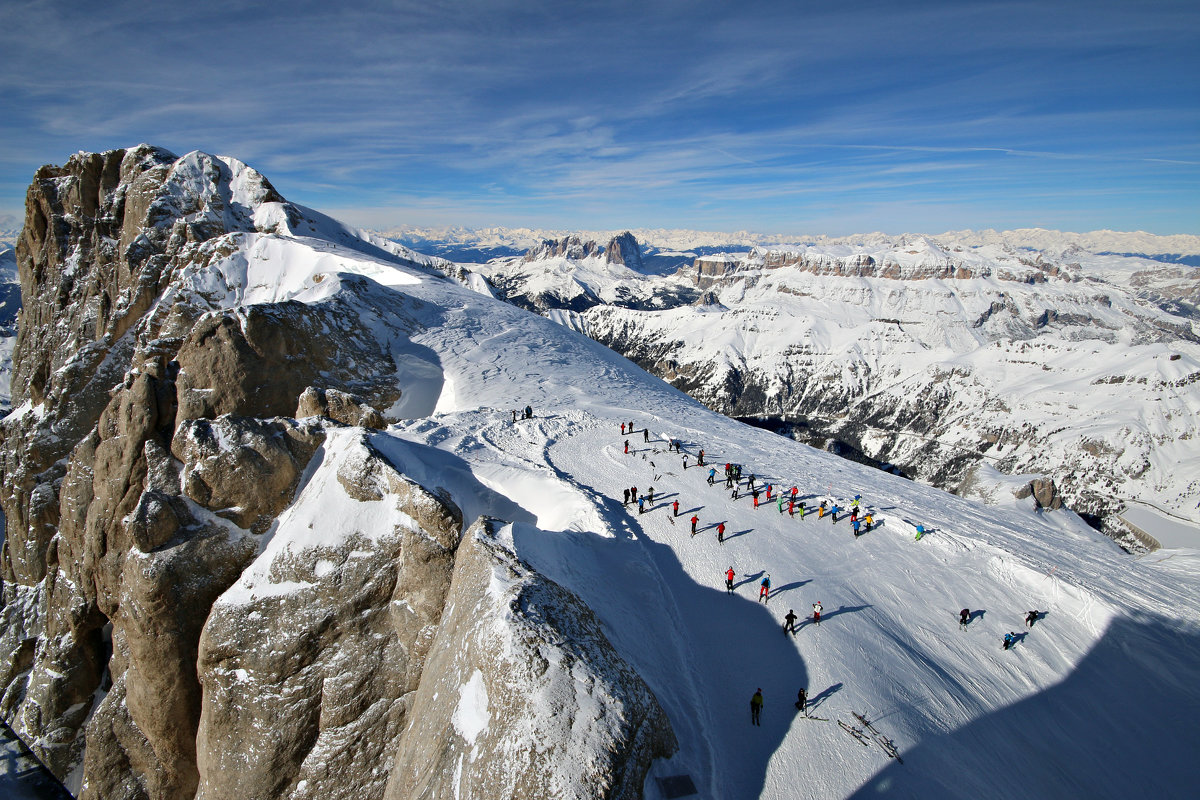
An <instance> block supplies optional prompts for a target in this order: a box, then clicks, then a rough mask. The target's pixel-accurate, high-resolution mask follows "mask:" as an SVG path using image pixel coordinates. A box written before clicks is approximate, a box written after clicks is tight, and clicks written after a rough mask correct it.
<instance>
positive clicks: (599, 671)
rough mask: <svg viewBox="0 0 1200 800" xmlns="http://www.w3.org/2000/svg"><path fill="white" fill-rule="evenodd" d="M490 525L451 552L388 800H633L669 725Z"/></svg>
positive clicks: (587, 621)
mask: <svg viewBox="0 0 1200 800" xmlns="http://www.w3.org/2000/svg"><path fill="white" fill-rule="evenodd" d="M494 524H495V523H494V522H491V521H488V520H481V521H480V522H479V523H476V525H474V526H473V527H472V528H471V530H469V531H468V532H467V534H466V536H465V537H464V541H463V544H462V546H461V547H460V549H459V555H458V558H457V559H456V562H455V569H454V579H453V582H452V584H451V587H450V594H449V597H448V598H447V604H446V608H447V609H449V612H448V614H447V615H446V616H445V617H444V618H443V620H442V623H441V626H440V627H439V629H438V633H437V638H436V640H435V641H434V643H433V646H432V648H431V650H430V652H429V657H428V666H427V672H428V673H429V675H430V678H429V679H427V680H423V681H422V682H421V686H420V688H419V689H418V690H417V692H416V695H415V697H414V698H413V699H412V701H411V708H412V711H411V716H412V721H411V723H410V725H409V727H408V729H407V731H406V732H405V734H404V737H403V741H402V744H401V747H400V750H399V753H400V755H399V757H398V758H397V761H396V764H395V767H394V769H393V771H392V777H391V780H390V781H389V783H388V790H387V794H386V798H387V800H417V798H427V797H460V796H461V797H471V798H479V800H487V799H488V798H497V800H499V798H511V797H522V798H524V797H554V798H577V799H578V800H585V799H586V798H635V797H640V796H641V787H642V783H643V781H644V780H645V775H646V770H647V769H648V768H649V765H650V761H651V760H652V759H654V758H660V757H667V756H670V755H671V754H672V753H674V751H675V750H676V748H677V743H676V740H675V734H674V732H673V731H672V730H671V726H670V724H669V723H668V721H667V718H666V715H665V714H664V713H663V710H662V708H661V707H659V704H658V701H657V700H656V699H655V698H654V695H653V694H652V693H651V692H650V690H649V688H648V687H647V686H646V685H645V683H644V682H643V681H642V680H641V678H639V677H638V676H637V674H636V673H635V672H634V671H633V670H632V668H630V667H629V665H628V664H626V663H625V662H624V661H623V660H622V659H621V658H620V656H619V655H617V653H616V652H615V651H614V650H613V648H612V645H611V644H609V642H608V640H607V638H605V636H604V633H603V631H602V630H601V627H600V623H599V621H598V620H597V619H596V618H595V616H594V615H593V614H592V612H591V611H590V610H589V609H588V608H587V606H585V605H584V604H583V603H582V602H580V601H579V599H578V598H576V597H574V596H573V595H572V594H571V593H570V592H568V591H566V590H565V589H563V588H562V587H561V586H559V585H558V584H556V583H554V582H552V581H550V580H548V579H546V578H544V577H541V576H539V575H537V573H535V572H533V571H532V570H531V569H530V568H529V567H528V566H526V565H525V564H522V563H521V562H519V561H518V560H517V559H516V558H515V557H514V556H513V555H512V553H511V552H510V551H509V550H508V549H506V548H505V547H504V546H503V545H502V544H501V543H500V541H498V539H497V537H496V536H495V534H494V532H493V528H494ZM531 745H532V746H531ZM585 753H586V754H588V755H587V756H585V755H583V754H585Z"/></svg>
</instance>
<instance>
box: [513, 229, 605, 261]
mask: <svg viewBox="0 0 1200 800" xmlns="http://www.w3.org/2000/svg"><path fill="white" fill-rule="evenodd" d="M598 255H600V245H598V244H596V243H595V242H593V241H591V240H588V241H586V242H585V241H583V239H581V238H580V237H579V236H576V235H575V234H572V235H570V236H564V237H563V238H561V239H545V240H543V241H542V243H541V244H539V245H538V246H537V247H535V248H533V249H532V250H530V251H529V252H528V253H526V254H525V256H524V258H523V259H522V260H523V261H526V262H530V261H541V260H543V259H547V258H569V259H571V260H572V261H578V260H580V259H584V258H592V257H593V256H598Z"/></svg>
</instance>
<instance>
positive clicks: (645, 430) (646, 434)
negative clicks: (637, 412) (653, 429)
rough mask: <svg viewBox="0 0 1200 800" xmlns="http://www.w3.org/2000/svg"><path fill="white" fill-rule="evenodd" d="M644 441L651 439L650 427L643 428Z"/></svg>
mask: <svg viewBox="0 0 1200 800" xmlns="http://www.w3.org/2000/svg"><path fill="white" fill-rule="evenodd" d="M642 441H643V442H649V441H650V429H649V428H642Z"/></svg>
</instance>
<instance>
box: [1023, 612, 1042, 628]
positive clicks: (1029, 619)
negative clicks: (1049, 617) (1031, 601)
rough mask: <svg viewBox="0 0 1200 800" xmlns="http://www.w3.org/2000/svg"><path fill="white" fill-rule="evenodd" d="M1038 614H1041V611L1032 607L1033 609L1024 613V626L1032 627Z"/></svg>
mask: <svg viewBox="0 0 1200 800" xmlns="http://www.w3.org/2000/svg"><path fill="white" fill-rule="evenodd" d="M1040 614H1041V612H1039V611H1037V610H1036V609H1034V610H1033V611H1030V612H1029V613H1028V614H1026V615H1025V627H1026V628H1032V627H1033V623H1035V622H1037V621H1038V616H1040Z"/></svg>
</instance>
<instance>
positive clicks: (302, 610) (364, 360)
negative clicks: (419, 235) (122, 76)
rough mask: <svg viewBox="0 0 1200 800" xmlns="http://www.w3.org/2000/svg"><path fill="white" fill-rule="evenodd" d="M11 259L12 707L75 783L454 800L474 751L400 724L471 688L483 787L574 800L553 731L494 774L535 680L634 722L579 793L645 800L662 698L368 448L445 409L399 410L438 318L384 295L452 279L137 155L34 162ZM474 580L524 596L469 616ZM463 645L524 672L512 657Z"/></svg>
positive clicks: (8, 565)
mask: <svg viewBox="0 0 1200 800" xmlns="http://www.w3.org/2000/svg"><path fill="white" fill-rule="evenodd" d="M351 258H353V259H354V263H355V264H357V265H358V269H359V271H358V273H356V274H344V273H343V272H342V271H341V270H340V267H341V266H342V265H344V264H346V263H348V262H349V260H350V259H351ZM17 259H18V266H19V270H20V278H21V290H22V312H21V317H20V327H19V333H18V338H17V343H16V349H15V353H14V357H13V364H14V387H15V390H14V393H13V406H14V412H13V413H12V414H11V415H10V416H9V417H7V418H6V419H5V420H4V421H3V423H2V425H0V436H2V442H0V478H2V481H3V498H2V505H3V510H4V516H5V525H6V536H5V539H4V546H3V551H2V555H3V565H2V577H3V608H2V609H0V664H3V665H4V667H3V672H2V673H0V714H2V715H3V716H4V718H5V719H6V720H7V721H8V723H9V724H10V725H11V726H12V727H13V729H14V730H16V731H17V732H18V734H20V735H21V736H22V738H23V739H25V741H26V742H27V743H28V744H29V745H30V746H31V748H32V749H33V751H34V752H35V753H36V754H37V755H38V757H39V758H41V759H42V760H43V761H44V762H45V763H46V764H47V765H48V766H49V767H50V769H51V770H52V771H53V772H54V773H55V774H56V775H58V776H59V777H60V778H61V779H62V780H63V781H64V782H65V783H66V784H67V785H68V787H69V788H71V789H72V791H74V792H75V793H77V795H78V796H80V797H86V798H106V800H109V799H113V798H130V799H131V800H132V799H133V798H191V797H204V798H218V797H235V796H236V797H238V798H274V797H296V798H300V797H314V796H323V797H354V798H367V797H383V796H384V795H385V793H387V794H388V795H390V796H395V797H400V796H405V797H407V796H422V797H441V796H450V795H451V794H453V793H455V792H456V791H457V787H458V783H457V782H455V783H454V785H453V787H452V786H451V784H450V783H449V782H448V778H447V777H446V776H445V775H442V774H440V773H439V772H438V771H439V770H442V769H445V768H446V767H447V765H448V764H450V763H452V762H453V761H454V760H455V759H456V758H458V759H461V753H462V752H463V747H464V745H463V742H462V740H461V737H460V738H459V739H455V738H454V737H451V736H448V735H446V736H443V735H442V733H444V732H445V727H444V726H443V728H442V729H440V730H441V732H439V733H438V734H437V735H432V734H429V732H428V731H427V730H426V729H425V728H424V727H418V726H415V725H414V719H413V714H412V712H413V709H414V707H420V706H421V704H422V703H425V702H428V700H427V699H426V700H423V698H426V697H427V696H428V694H429V692H430V691H431V690H430V689H429V687H431V686H438V687H441V689H442V690H443V691H453V690H454V689H455V688H457V686H458V685H459V684H456V683H455V681H460V682H461V684H462V685H464V686H466V685H467V684H470V685H472V686H483V687H487V690H488V691H489V692H491V694H489V695H488V696H489V697H493V698H495V703H496V705H495V706H494V707H493V706H492V705H488V704H486V703H485V705H486V706H487V708H492V709H493V710H494V713H492V712H488V713H489V715H490V716H489V719H490V720H491V723H490V726H489V728H488V732H487V733H486V734H484V733H479V732H477V734H476V735H477V736H478V737H479V741H480V742H483V743H495V748H496V750H495V753H493V754H492V755H489V756H488V757H487V758H481V759H476V758H474V757H472V764H473V767H472V769H474V770H475V772H471V771H470V770H468V773H469V775H477V776H478V777H477V778H471V780H475V781H477V782H478V783H479V785H483V781H484V778H485V777H488V776H494V774H495V773H496V772H497V771H500V772H504V773H505V774H507V775H510V776H511V777H512V778H513V780H515V783H511V784H510V783H499V784H497V783H495V781H489V783H490V785H492V791H493V792H494V795H486V796H497V797H499V796H523V797H539V796H545V797H551V796H553V797H558V796H562V793H563V791H564V790H563V786H564V785H565V784H564V782H563V781H561V780H556V779H551V777H552V775H553V770H550V771H547V768H546V763H547V762H546V757H545V756H544V753H545V752H546V750H545V748H547V747H550V748H553V747H555V746H561V743H559V742H557V740H556V739H555V736H559V735H561V736H565V735H567V734H569V732H570V731H571V728H570V726H568V727H567V728H566V729H564V730H561V731H559V732H558V733H557V734H556V733H554V732H553V731H552V732H551V733H549V734H548V735H547V736H548V738H546V739H545V740H544V741H542V742H541V743H540V744H538V752H539V753H542V754H543V755H542V756H538V757H536V758H535V757H534V756H532V755H530V756H529V757H528V758H527V759H526V761H524V762H522V763H523V766H521V767H520V768H517V767H515V766H514V767H512V768H511V769H510V768H509V765H508V764H507V763H505V764H501V765H497V764H495V763H494V758H493V756H494V757H495V758H498V757H499V756H498V755H497V754H498V753H500V752H501V751H503V753H504V754H505V756H506V757H512V756H513V753H514V752H517V753H519V752H520V750H521V748H522V747H533V746H534V744H533V743H532V742H527V741H526V740H525V739H523V738H522V737H523V734H524V733H525V732H527V731H529V730H532V729H534V728H535V727H537V726H536V725H535V723H536V721H537V720H538V719H539V718H540V717H539V715H540V714H542V713H543V712H544V709H541V708H538V707H536V706H535V705H533V704H522V703H519V702H518V703H510V702H508V701H507V700H504V701H503V702H501V701H502V700H503V698H504V696H505V692H506V691H509V690H513V689H512V686H513V683H514V681H515V680H516V679H515V678H514V677H513V675H514V674H515V673H514V671H518V672H519V671H520V670H522V669H527V666H526V665H525V664H524V662H522V659H526V658H535V657H536V658H537V659H539V661H538V663H540V664H543V666H542V667H540V668H539V671H538V676H536V678H537V681H541V682H543V683H546V684H553V683H555V682H556V681H558V682H561V681H562V680H564V678H563V677H562V674H563V673H562V672H561V671H562V670H577V669H579V668H580V666H579V665H582V666H583V667H584V668H587V669H591V670H592V671H593V672H594V673H595V674H596V675H597V685H604V686H606V687H608V688H607V689H606V691H604V692H601V693H599V694H598V695H597V696H596V697H593V698H592V700H591V702H592V703H595V702H599V703H600V706H601V707H603V708H605V709H611V710H612V713H613V714H614V715H616V716H617V717H619V718H621V719H623V720H626V723H625V724H623V725H604V726H597V727H596V729H595V730H596V732H595V735H594V737H592V738H591V739H589V742H590V745H589V748H588V749H587V750H586V753H585V756H586V758H587V759H588V761H589V763H590V764H591V767H590V769H591V772H590V773H589V776H588V777H587V779H586V780H582V782H581V783H579V786H581V787H584V788H583V790H581V793H580V794H579V796H585V795H587V796H605V797H633V796H639V795H640V790H641V779H642V777H644V775H645V771H646V769H647V768H648V766H649V762H650V760H651V759H652V758H653V757H655V756H663V755H668V754H669V753H670V752H671V750H672V748H673V736H672V734H671V733H670V726H669V724H668V723H667V722H666V719H665V716H664V715H663V714H662V712H661V710H660V709H658V707H657V703H656V701H655V700H654V698H653V695H652V694H650V693H649V690H648V689H647V688H646V687H645V685H644V684H643V683H641V682H640V680H639V679H638V678H637V676H636V675H634V674H633V673H632V671H630V670H629V669H628V668H627V667H625V666H623V662H622V661H621V658H620V656H618V655H617V654H616V653H615V652H613V651H612V648H611V646H610V645H608V643H607V640H605V639H604V637H603V635H602V634H601V633H600V631H599V629H598V628H597V627H596V626H595V625H590V626H589V625H588V624H587V623H586V613H585V612H586V609H583V608H581V605H582V604H580V603H579V601H577V600H576V599H574V598H573V597H572V596H571V595H570V593H569V592H567V591H566V590H563V589H561V588H559V587H556V586H554V585H552V584H550V583H549V582H548V581H546V580H545V579H542V578H539V577H538V576H537V575H536V574H534V573H532V572H531V571H529V570H528V568H526V567H524V566H522V565H521V564H520V563H519V562H518V561H517V560H516V558H515V556H512V555H511V554H506V553H505V551H504V549H503V547H502V546H501V545H500V544H497V543H495V542H494V541H492V540H491V539H489V538H488V537H489V536H490V533H489V532H490V531H491V530H492V528H493V527H494V525H493V524H492V523H482V522H481V523H479V524H478V525H477V526H476V527H475V528H474V529H473V532H472V533H470V534H468V535H467V536H466V538H465V539H464V538H463V529H464V526H466V525H468V524H469V523H470V522H471V520H469V519H467V520H464V519H463V514H462V511H461V510H460V508H459V506H458V504H456V502H455V499H454V498H453V497H451V496H450V495H449V493H448V492H446V491H445V490H443V489H440V488H439V487H437V486H436V485H434V486H426V485H423V484H422V483H419V482H417V481H416V480H414V479H412V478H410V477H408V476H406V475H405V474H403V472H402V471H400V470H398V469H397V468H396V467H395V466H394V465H392V464H391V463H390V462H389V460H388V459H387V458H386V457H384V456H383V455H381V453H380V452H379V451H378V450H377V449H376V448H375V447H374V446H373V445H372V439H371V436H372V434H371V431H372V430H373V429H376V428H380V427H382V426H383V425H384V424H386V421H387V420H388V419H389V418H390V419H395V418H397V416H398V415H403V416H406V417H409V418H412V417H413V416H419V415H420V414H422V413H429V412H431V411H432V405H431V404H428V403H430V402H432V401H431V400H430V399H429V398H427V397H425V393H424V392H423V391H420V390H417V391H410V389H412V388H414V387H413V385H411V384H410V381H411V380H414V378H413V376H415V375H422V376H424V375H428V373H429V370H430V369H431V366H430V365H431V363H433V362H432V359H434V356H433V355H432V354H429V353H427V352H425V350H423V349H422V348H421V347H420V346H418V345H416V344H415V343H414V342H413V341H412V340H411V336H412V335H413V334H414V332H416V331H417V330H419V329H420V328H421V325H422V323H421V321H420V320H419V319H418V317H419V314H420V313H425V312H426V311H428V309H427V308H426V306H427V304H425V303H423V302H422V301H419V300H416V299H412V298H408V297H406V296H404V295H402V294H400V293H398V292H395V291H393V290H392V289H391V288H389V287H390V285H392V284H395V283H397V282H399V283H405V282H409V283H411V282H414V281H415V280H416V279H415V278H412V277H409V276H408V275H406V274H401V273H400V272H397V268H406V269H409V270H415V271H416V272H415V273H411V274H420V275H423V276H427V277H428V278H429V279H430V280H434V281H437V280H444V278H441V277H440V276H439V275H438V273H439V271H447V270H446V267H447V265H446V264H444V263H439V262H435V261H433V260H431V259H427V258H424V257H422V256H419V255H417V254H415V253H411V252H410V251H405V250H404V249H403V248H399V247H397V246H395V245H392V244H390V243H387V242H384V241H383V240H378V239H372V238H371V237H369V236H367V235H365V234H361V233H360V232H358V231H354V230H351V229H348V228H345V227H344V226H341V225H339V224H338V223H335V222H334V221H332V220H329V219H328V218H325V217H322V216H321V215H319V214H317V213H316V212H313V211H311V210H308V209H304V208H302V207H300V206H296V205H294V204H291V203H288V202H286V201H285V200H283V198H281V197H280V196H279V194H278V193H277V192H276V191H275V189H274V188H273V187H272V186H271V185H270V183H269V182H268V181H267V180H266V179H265V178H264V177H263V176H261V175H260V174H259V173H257V172H256V171H254V170H252V169H250V168H248V167H246V166H245V165H244V164H241V163H240V162H237V161H235V160H233V159H228V158H217V157H213V156H209V155H206V154H202V153H192V154H189V155H187V156H184V157H182V158H177V157H176V156H174V155H173V154H170V153H168V152H166V151H164V150H161V149H159V148H154V147H150V146H146V145H142V146H139V147H137V148H133V149H130V150H116V151H110V152H106V153H101V154H78V155H76V156H73V157H72V158H71V159H70V161H68V163H67V164H66V165H65V166H63V167H61V168H60V167H44V168H43V169H41V170H39V172H38V173H37V175H36V177H35V179H34V182H33V184H32V185H31V186H30V188H29V192H28V197H27V211H26V220H25V227H24V230H23V232H22V235H21V238H20V241H19V243H18V247H17ZM288 259H292V260H293V262H295V263H302V264H310V265H313V269H311V270H300V271H299V272H297V271H295V270H289V269H282V270H277V271H274V272H264V271H263V270H262V269H261V267H262V265H264V264H270V263H276V262H279V261H280V260H283V261H285V262H286V261H288ZM289 263H291V262H289ZM363 265H365V266H363ZM364 271H365V272H366V273H370V274H373V275H378V278H379V279H378V280H375V279H372V278H369V277H365V276H364ZM263 274H269V275H270V277H269V278H266V279H264V278H262V277H260V276H261V275H263ZM380 281H383V282H382V283H381V282H380ZM431 313H435V314H436V313H438V312H436V311H434V312H431ZM434 399H436V398H434ZM314 509H317V510H319V511H320V513H317V511H314ZM331 509H336V510H337V514H336V516H333V517H331V513H332V512H331ZM331 519H334V520H336V522H335V523H332V524H331V522H330V520H331ZM464 542H465V544H463V543H464ZM460 553H462V554H463V556H464V557H463V558H460V557H459V554H460ZM488 569H502V570H505V571H507V572H508V573H512V574H519V575H520V576H521V578H520V579H521V581H523V582H524V585H526V586H528V587H529V588H528V589H526V590H523V591H525V592H526V593H531V596H532V595H536V602H533V601H531V602H530V603H528V604H526V603H524V602H521V603H514V602H509V601H507V600H505V598H504V597H498V598H497V599H496V600H495V601H494V602H493V603H492V604H491V605H488V606H485V607H480V608H479V609H477V610H476V611H473V612H472V613H471V614H470V618H469V619H463V618H462V616H461V613H457V612H456V609H460V610H461V609H465V607H466V604H467V603H469V602H471V597H470V596H469V593H470V592H474V591H477V590H478V587H479V581H480V580H481V579H480V577H479V576H480V575H482V574H483V573H484V572H486V571H487V570H488ZM522 596H525V595H522ZM454 603H457V605H453V604H454ZM448 604H450V605H448ZM568 618H572V619H574V620H575V621H574V622H572V623H571V624H572V627H571V628H570V630H566V629H564V628H563V625H564V624H566V623H565V622H564V620H566V619H568ZM579 619H583V620H584V621H583V622H579V621H578V620H579ZM480 626H483V627H484V628H487V629H488V630H489V631H491V632H492V634H491V635H493V636H494V635H497V634H496V631H497V630H504V631H510V633H508V634H506V635H509V636H511V637H515V638H516V639H518V640H520V641H521V642H525V644H524V645H522V647H524V649H523V650H522V649H521V648H520V647H509V648H508V649H506V650H504V653H505V657H500V656H499V655H497V652H496V651H495V648H494V647H492V646H490V645H489V644H488V643H487V641H486V639H487V637H486V636H484V635H483V634H482V633H479V631H478V629H479V628H480ZM497 626H499V627H497ZM517 631H520V633H518V632H517ZM472 637H475V638H472ZM472 642H475V644H472ZM464 665H465V666H464ZM466 666H469V667H470V671H467V672H464V671H462V669H465V668H466ZM460 667H461V668H462V669H459V668H460ZM456 670H457V671H456ZM531 680H532V679H531ZM472 681H474V683H471V682H472ZM535 683H536V681H535ZM433 691H434V692H435V693H436V691H437V690H433ZM464 691H466V690H465V689H464ZM471 691H475V690H474V689H472V690H471ZM513 691H515V690H513ZM567 705H568V706H569V705H570V704H569V703H568V704H567ZM631 705H636V706H637V707H638V708H639V709H641V711H640V712H639V713H638V714H627V713H626V712H625V711H624V710H623V709H624V708H626V707H627V706H631ZM568 713H570V712H569V709H568ZM434 716H435V715H424V716H423V718H422V719H421V720H419V721H420V723H421V726H427V725H429V724H431V721H432V720H433V719H434ZM418 731H419V732H418ZM431 736H432V738H431ZM501 745H502V746H501ZM551 760H553V759H551ZM548 775H549V776H551V777H547V776H548ZM455 781H457V778H456V779H455ZM418 785H419V786H421V787H425V788H422V789H420V790H417V789H414V788H413V787H415V786H418ZM506 787H507V789H508V790H510V791H509V792H508V793H507V794H505V793H504V792H505V791H506ZM476 796H485V795H483V794H477V795H476Z"/></svg>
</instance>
